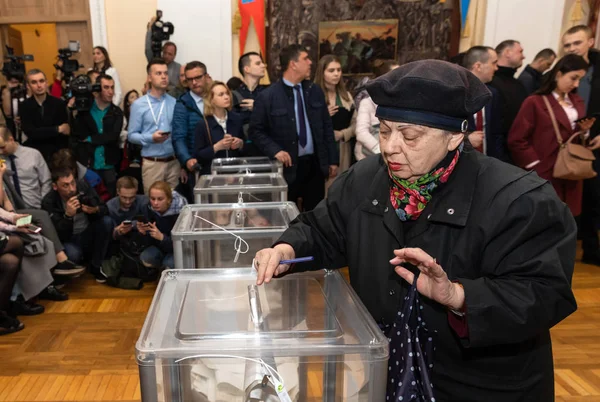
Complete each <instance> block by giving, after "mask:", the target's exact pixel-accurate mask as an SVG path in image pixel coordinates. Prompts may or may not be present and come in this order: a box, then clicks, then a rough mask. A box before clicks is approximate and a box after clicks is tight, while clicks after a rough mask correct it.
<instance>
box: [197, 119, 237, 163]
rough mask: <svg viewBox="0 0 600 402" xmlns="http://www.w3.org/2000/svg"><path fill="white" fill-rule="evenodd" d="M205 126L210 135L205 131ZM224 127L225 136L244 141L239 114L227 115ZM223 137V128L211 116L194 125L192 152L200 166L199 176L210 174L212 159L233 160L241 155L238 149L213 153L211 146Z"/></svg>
mask: <svg viewBox="0 0 600 402" xmlns="http://www.w3.org/2000/svg"><path fill="white" fill-rule="evenodd" d="M207 126H208V129H209V130H210V133H209V132H208V131H207V130H206V127H207ZM226 127H227V134H231V135H232V136H234V137H237V138H240V139H241V140H243V139H244V130H243V127H242V117H241V116H240V115H239V114H237V113H236V112H229V113H227V123H226ZM223 137H225V132H224V131H223V127H221V125H220V124H219V123H218V122H217V120H216V119H215V118H214V117H213V116H208V117H205V119H203V120H200V121H199V122H198V124H197V125H196V131H195V133H194V138H195V140H194V143H195V147H196V150H195V152H194V157H195V158H196V159H197V160H198V163H200V165H201V166H202V170H201V171H200V174H210V167H211V165H212V160H213V159H214V158H225V157H230V158H235V157H238V156H240V155H241V153H242V151H241V150H239V149H236V150H233V149H232V150H229V151H227V152H226V151H219V152H217V153H215V151H214V149H213V145H214V144H216V143H217V142H219V141H221V140H222V139H223Z"/></svg>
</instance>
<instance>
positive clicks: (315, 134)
mask: <svg viewBox="0 0 600 402" xmlns="http://www.w3.org/2000/svg"><path fill="white" fill-rule="evenodd" d="M302 88H303V90H304V101H305V106H306V114H307V116H308V121H309V124H310V129H311V132H312V138H313V144H314V150H315V156H316V157H317V160H318V161H319V167H320V168H321V172H322V173H323V176H324V177H327V176H328V175H329V166H330V165H339V159H340V157H339V153H338V150H337V145H336V142H335V138H334V136H333V126H332V123H331V117H330V116H329V111H328V109H327V104H326V103H325V95H324V94H323V91H322V90H321V88H319V86H318V85H315V84H314V83H312V82H310V81H304V82H303V83H302ZM295 118H296V114H295V111H294V94H293V90H292V89H291V88H290V89H288V88H285V84H284V83H283V81H281V80H279V81H277V82H276V83H275V84H273V85H271V86H270V87H269V88H267V89H265V90H264V91H262V92H261V93H260V95H259V96H258V98H257V99H256V101H255V102H254V111H253V112H252V118H251V120H250V129H249V137H250V140H251V141H252V142H253V143H254V144H255V145H256V146H257V147H258V149H260V151H261V152H262V153H263V154H264V155H266V156H268V157H269V158H275V154H277V153H278V152H279V151H286V152H287V153H289V154H290V156H291V157H292V166H291V167H288V168H284V169H283V176H284V178H285V180H286V181H287V182H288V184H292V183H294V181H295V180H296V169H297V168H298V133H297V130H296V121H295Z"/></svg>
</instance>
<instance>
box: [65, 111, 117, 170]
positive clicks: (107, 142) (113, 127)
mask: <svg viewBox="0 0 600 402" xmlns="http://www.w3.org/2000/svg"><path fill="white" fill-rule="evenodd" d="M71 128H72V133H71V139H72V141H73V144H72V147H73V150H74V152H75V156H76V158H77V161H78V162H79V163H81V164H82V165H84V166H86V167H88V168H91V169H94V152H95V151H96V148H97V147H99V146H103V147H104V160H105V163H106V164H107V165H113V166H115V168H118V164H119V163H120V162H121V152H122V151H121V149H120V148H119V137H120V135H121V130H122V129H123V111H122V110H121V109H120V108H119V107H117V106H115V105H113V104H112V103H111V104H110V105H109V106H108V110H107V112H106V115H105V116H104V118H103V119H102V134H99V133H98V126H97V125H96V122H95V121H94V118H93V117H92V114H91V113H90V112H78V113H77V116H76V117H75V119H73V123H72V125H71ZM88 137H90V140H91V142H86V141H85V140H86V138H88Z"/></svg>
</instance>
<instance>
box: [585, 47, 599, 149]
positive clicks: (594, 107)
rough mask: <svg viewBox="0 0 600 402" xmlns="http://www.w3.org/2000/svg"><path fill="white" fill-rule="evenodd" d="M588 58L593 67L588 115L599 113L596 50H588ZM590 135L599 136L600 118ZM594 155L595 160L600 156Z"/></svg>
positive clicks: (597, 52) (597, 55)
mask: <svg viewBox="0 0 600 402" xmlns="http://www.w3.org/2000/svg"><path fill="white" fill-rule="evenodd" d="M588 55H589V58H590V66H593V67H594V72H593V74H592V90H591V92H590V101H589V104H588V110H587V113H588V115H591V114H593V113H600V51H598V50H596V49H590V52H589V54H588ZM590 134H591V136H592V137H595V136H597V135H598V134H600V118H596V122H595V123H594V125H593V126H592V129H591V130H590ZM595 153H596V158H598V157H599V156H600V155H599V154H598V152H595Z"/></svg>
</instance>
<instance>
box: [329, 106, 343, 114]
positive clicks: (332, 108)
mask: <svg viewBox="0 0 600 402" xmlns="http://www.w3.org/2000/svg"><path fill="white" fill-rule="evenodd" d="M339 108H340V107H339V106H337V105H330V106H327V110H328V111H329V116H333V115H334V114H336V113H337V112H338V110H339Z"/></svg>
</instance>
